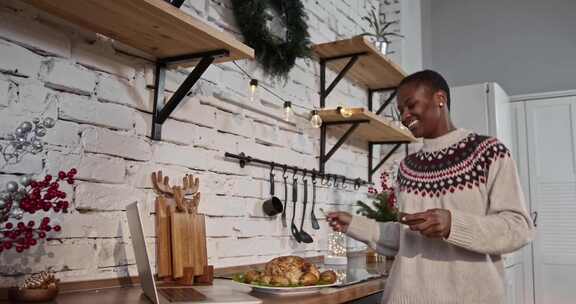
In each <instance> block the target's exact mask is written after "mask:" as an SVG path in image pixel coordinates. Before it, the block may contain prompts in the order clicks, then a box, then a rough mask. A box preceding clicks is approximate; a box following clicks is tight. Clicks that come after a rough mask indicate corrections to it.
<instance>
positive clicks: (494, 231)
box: [347, 129, 533, 304]
mask: <svg viewBox="0 0 576 304" xmlns="http://www.w3.org/2000/svg"><path fill="white" fill-rule="evenodd" d="M398 185H399V187H398V188H399V189H398V190H399V193H398V202H399V207H400V209H401V211H404V212H408V213H414V212H422V211H425V210H427V209H432V208H444V209H448V210H450V212H451V214H452V224H451V231H450V235H449V237H448V238H447V239H430V238H426V237H424V236H422V235H421V234H420V233H418V232H414V231H411V230H410V229H409V227H408V226H406V225H403V224H399V223H392V222H389V223H377V222H375V221H373V220H370V219H367V218H365V217H359V216H354V217H353V218H352V222H351V223H350V226H349V227H348V231H347V234H348V235H349V236H351V237H353V238H355V239H358V240H360V241H363V242H365V243H367V244H368V245H369V246H370V247H372V248H374V249H376V251H378V252H380V253H381V254H386V255H395V256H396V259H395V261H394V265H393V267H392V270H391V273H390V277H389V278H388V281H387V283H386V288H385V291H384V299H383V303H389V304H396V303H411V304H419V303H426V304H436V303H438V304H439V303H442V304H447V303H470V304H472V303H486V304H488V303H489V304H494V303H504V300H505V289H504V268H503V263H502V258H501V254H504V253H510V252H513V251H515V250H518V249H520V248H521V247H523V246H524V245H526V244H527V243H528V242H530V240H531V239H532V237H533V227H532V222H531V220H530V219H529V217H528V214H527V211H526V208H525V204H524V197H523V194H522V189H521V186H520V182H519V178H518V174H517V170H516V165H515V163H514V161H513V160H512V158H511V157H510V152H509V151H508V149H507V148H506V147H505V146H504V145H503V144H502V143H500V142H499V141H498V140H497V139H495V138H491V137H486V136H481V135H478V134H474V133H470V132H468V131H466V130H463V129H457V130H455V131H452V132H450V133H448V134H445V135H443V136H441V137H439V138H435V139H430V140H424V146H423V148H422V150H421V151H419V152H417V153H415V154H412V155H409V156H408V157H406V158H405V159H404V160H403V161H402V163H401V165H400V168H399V173H398Z"/></svg>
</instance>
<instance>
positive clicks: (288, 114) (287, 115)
mask: <svg viewBox="0 0 576 304" xmlns="http://www.w3.org/2000/svg"><path fill="white" fill-rule="evenodd" d="M293 116H294V110H292V102H290V101H285V102H284V119H285V120H287V121H292V117H293Z"/></svg>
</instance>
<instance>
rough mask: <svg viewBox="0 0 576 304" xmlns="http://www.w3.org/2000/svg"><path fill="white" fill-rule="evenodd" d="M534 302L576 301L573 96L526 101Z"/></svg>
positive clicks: (563, 303)
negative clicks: (533, 216)
mask: <svg viewBox="0 0 576 304" xmlns="http://www.w3.org/2000/svg"><path fill="white" fill-rule="evenodd" d="M526 119H527V130H528V133H527V138H528V156H529V170H530V200H531V203H532V209H533V211H536V212H537V222H536V223H537V236H536V240H535V242H534V246H533V248H534V282H535V284H534V285H535V297H536V304H549V303H553V304H568V303H570V304H573V303H576V279H575V276H576V97H560V98H553V99H545V100H536V101H527V102H526Z"/></svg>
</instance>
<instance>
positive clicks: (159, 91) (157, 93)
mask: <svg viewBox="0 0 576 304" xmlns="http://www.w3.org/2000/svg"><path fill="white" fill-rule="evenodd" d="M228 55H229V52H228V50H215V51H209V52H204V53H197V54H190V55H181V56H174V57H168V58H162V59H159V60H158V61H157V62H156V69H155V73H154V108H153V110H152V111H153V112H152V133H151V136H150V137H151V138H152V139H154V140H161V139H162V124H163V123H164V122H165V121H166V119H168V117H169V116H170V114H171V113H172V112H173V111H174V109H176V107H177V106H178V105H179V104H180V102H181V101H182V100H183V99H184V97H186V96H187V95H188V93H189V92H190V89H192V87H193V86H194V84H196V82H197V81H198V79H200V77H201V76H202V74H204V72H205V71H206V70H207V69H208V67H210V65H211V64H212V63H213V62H214V60H216V58H219V57H226V56H228ZM198 59H199V60H200V61H199V62H198V64H197V65H196V66H195V67H194V70H192V72H190V74H189V75H188V76H187V77H186V79H184V81H183V82H182V84H180V86H179V87H178V89H177V90H176V92H174V94H172V97H170V100H168V102H166V103H165V102H164V89H165V86H166V69H167V67H168V66H169V65H173V64H177V63H183V62H190V61H196V60H198Z"/></svg>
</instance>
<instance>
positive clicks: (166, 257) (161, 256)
mask: <svg viewBox="0 0 576 304" xmlns="http://www.w3.org/2000/svg"><path fill="white" fill-rule="evenodd" d="M155 207H156V237H157V240H156V252H157V265H158V277H159V278H165V277H169V276H171V275H172V254H171V247H172V244H171V240H170V235H171V231H170V230H171V229H170V214H169V210H168V206H167V203H166V198H164V197H162V196H157V197H156V202H155Z"/></svg>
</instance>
